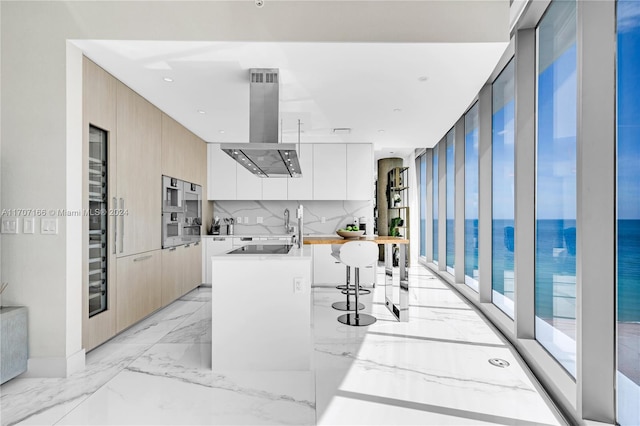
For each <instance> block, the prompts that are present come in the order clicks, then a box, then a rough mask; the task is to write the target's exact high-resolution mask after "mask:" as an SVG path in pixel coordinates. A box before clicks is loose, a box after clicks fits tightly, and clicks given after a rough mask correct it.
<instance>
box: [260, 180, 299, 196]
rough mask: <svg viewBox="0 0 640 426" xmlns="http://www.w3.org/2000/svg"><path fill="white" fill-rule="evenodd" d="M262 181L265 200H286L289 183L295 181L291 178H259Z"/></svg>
mask: <svg viewBox="0 0 640 426" xmlns="http://www.w3.org/2000/svg"><path fill="white" fill-rule="evenodd" d="M258 179H260V180H261V181H262V199H263V200H286V199H287V181H289V180H295V179H290V178H264V179H261V178H258Z"/></svg>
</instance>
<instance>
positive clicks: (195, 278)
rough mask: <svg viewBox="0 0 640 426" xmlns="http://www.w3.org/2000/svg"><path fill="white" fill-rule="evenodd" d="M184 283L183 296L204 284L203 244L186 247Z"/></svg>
mask: <svg viewBox="0 0 640 426" xmlns="http://www.w3.org/2000/svg"><path fill="white" fill-rule="evenodd" d="M184 252H185V255H184V268H183V270H184V281H183V287H182V294H186V293H188V292H190V291H191V290H193V289H194V288H196V287H198V286H199V285H200V284H202V244H200V243H194V244H187V245H186V246H184Z"/></svg>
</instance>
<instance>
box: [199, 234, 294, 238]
mask: <svg viewBox="0 0 640 426" xmlns="http://www.w3.org/2000/svg"><path fill="white" fill-rule="evenodd" d="M291 237H293V234H234V235H226V234H225V235H208V234H207V235H203V236H202V238H291Z"/></svg>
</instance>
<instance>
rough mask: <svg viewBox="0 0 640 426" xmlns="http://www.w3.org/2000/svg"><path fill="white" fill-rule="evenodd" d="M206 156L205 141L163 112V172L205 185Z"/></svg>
mask: <svg viewBox="0 0 640 426" xmlns="http://www.w3.org/2000/svg"><path fill="white" fill-rule="evenodd" d="M206 157H207V146H206V144H205V143H204V141H203V140H202V139H200V138H199V137H197V136H196V135H194V134H193V133H191V132H190V131H189V130H187V128H186V127H184V126H183V125H182V124H180V123H178V122H177V121H175V120H174V119H173V118H171V117H169V116H168V115H166V114H164V113H162V174H163V175H166V176H171V177H175V178H178V179H181V180H184V181H187V182H191V183H196V184H198V185H204V184H205V181H206V179H207V172H206V170H207V169H206V167H207V159H206Z"/></svg>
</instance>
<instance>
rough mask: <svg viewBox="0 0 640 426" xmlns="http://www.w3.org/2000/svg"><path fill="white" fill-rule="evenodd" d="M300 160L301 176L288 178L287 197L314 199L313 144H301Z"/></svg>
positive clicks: (291, 198)
mask: <svg viewBox="0 0 640 426" xmlns="http://www.w3.org/2000/svg"><path fill="white" fill-rule="evenodd" d="M298 161H299V162H300V169H302V177H301V178H291V179H286V181H287V199H289V200H313V166H314V164H313V145H312V144H301V145H300V151H299V152H298Z"/></svg>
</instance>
